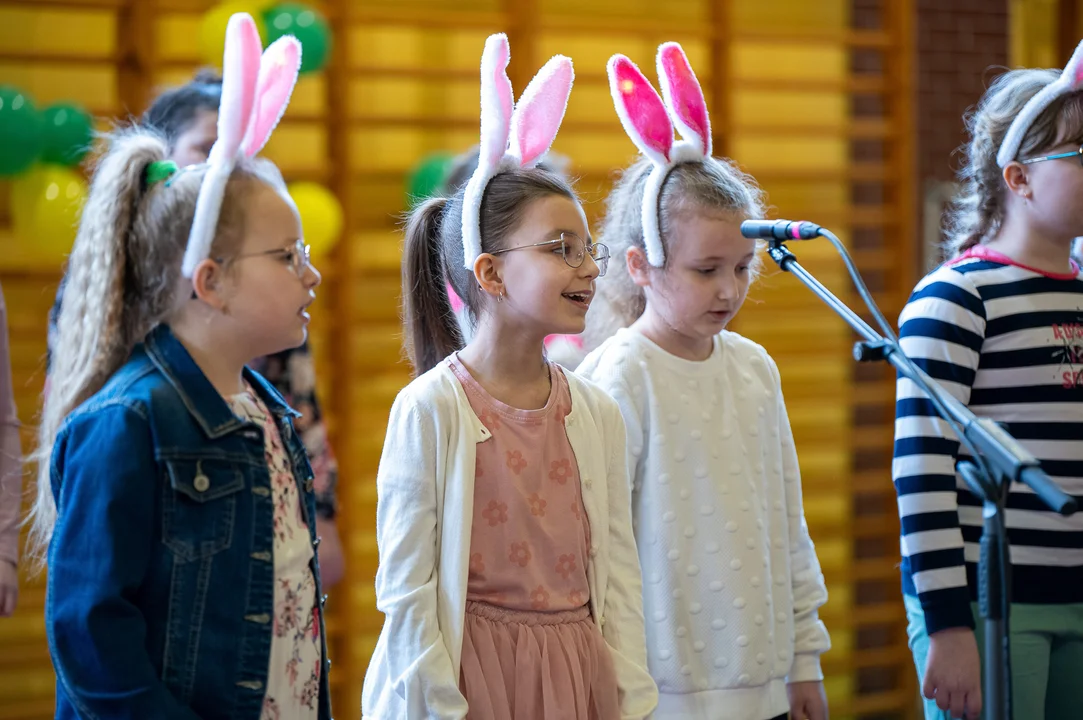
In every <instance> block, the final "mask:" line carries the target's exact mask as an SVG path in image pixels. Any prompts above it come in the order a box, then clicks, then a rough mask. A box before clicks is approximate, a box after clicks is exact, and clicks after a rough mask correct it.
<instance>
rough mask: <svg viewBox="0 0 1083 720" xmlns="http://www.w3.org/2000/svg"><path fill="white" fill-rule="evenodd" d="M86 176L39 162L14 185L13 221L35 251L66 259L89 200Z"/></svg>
mask: <svg viewBox="0 0 1083 720" xmlns="http://www.w3.org/2000/svg"><path fill="white" fill-rule="evenodd" d="M86 196H87V185H86V181H85V180H83V177H82V176H81V175H80V174H79V173H77V172H75V171H73V170H71V169H70V168H66V167H61V166H59V165H39V166H37V167H35V168H34V169H33V170H31V171H30V172H29V173H25V174H24V175H23V176H21V177H20V178H19V179H18V180H16V181H15V183H14V184H13V186H12V190H11V200H12V207H11V214H12V224H13V225H14V227H15V234H16V236H17V237H18V238H19V241H20V242H22V243H24V244H25V245H26V247H27V249H28V251H29V252H30V253H31V254H32V255H37V256H40V257H42V258H48V259H50V260H58V261H60V260H63V258H64V256H65V255H67V254H68V253H69V252H70V251H71V246H72V243H73V242H74V241H75V234H76V232H77V231H78V229H79V217H80V214H81V213H82V210H83V204H84V203H85V202H86Z"/></svg>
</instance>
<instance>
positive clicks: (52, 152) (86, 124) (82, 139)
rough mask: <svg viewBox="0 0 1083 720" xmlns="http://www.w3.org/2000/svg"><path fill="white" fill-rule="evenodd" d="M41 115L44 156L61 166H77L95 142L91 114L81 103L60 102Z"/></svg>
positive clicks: (46, 109) (43, 111)
mask: <svg viewBox="0 0 1083 720" xmlns="http://www.w3.org/2000/svg"><path fill="white" fill-rule="evenodd" d="M41 118H42V135H43V140H44V144H43V147H42V151H41V159H42V160H44V161H45V162H51V163H57V164H58V165H78V164H79V161H80V160H82V159H83V157H84V156H85V155H86V154H87V152H89V151H90V146H91V143H93V142H94V121H93V119H92V118H91V117H90V115H89V114H88V113H87V112H86V111H85V110H83V109H82V108H81V107H79V106H78V105H72V104H70V103H58V104H56V105H50V106H49V107H47V108H45V109H44V110H42V112H41Z"/></svg>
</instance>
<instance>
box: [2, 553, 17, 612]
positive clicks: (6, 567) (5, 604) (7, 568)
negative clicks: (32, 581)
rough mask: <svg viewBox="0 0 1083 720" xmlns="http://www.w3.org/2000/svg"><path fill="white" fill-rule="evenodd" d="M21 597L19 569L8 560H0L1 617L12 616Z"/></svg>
mask: <svg viewBox="0 0 1083 720" xmlns="http://www.w3.org/2000/svg"><path fill="white" fill-rule="evenodd" d="M18 599H19V570H18V569H17V568H16V567H15V566H14V565H12V564H11V563H10V562H8V561H7V560H0V617H11V616H12V615H13V614H14V613H15V603H16V602H17V601H18Z"/></svg>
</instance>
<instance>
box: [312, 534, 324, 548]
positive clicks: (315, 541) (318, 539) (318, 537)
mask: <svg viewBox="0 0 1083 720" xmlns="http://www.w3.org/2000/svg"><path fill="white" fill-rule="evenodd" d="M321 542H323V538H321V537H320V536H318V535H317V536H316V539H315V540H313V541H312V547H313V548H318V547H319V546H320V543H321Z"/></svg>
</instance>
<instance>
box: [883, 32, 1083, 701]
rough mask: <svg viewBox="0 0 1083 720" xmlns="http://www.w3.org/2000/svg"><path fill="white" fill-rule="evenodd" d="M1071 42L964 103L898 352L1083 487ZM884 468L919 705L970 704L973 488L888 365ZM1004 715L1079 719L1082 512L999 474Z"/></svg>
mask: <svg viewBox="0 0 1083 720" xmlns="http://www.w3.org/2000/svg"><path fill="white" fill-rule="evenodd" d="M1081 72H1083V44H1081V47H1080V49H1077V50H1076V54H1075V55H1074V56H1073V58H1072V61H1071V62H1070V63H1069V65H1068V67H1067V68H1066V69H1065V71H1064V72H1063V73H1061V72H1058V71H1055V70H1015V71H1012V72H1008V73H1005V74H1004V75H1001V76H1000V77H999V78H998V79H997V80H996V82H994V83H993V85H992V87H990V89H989V90H988V92H987V93H986V95H985V97H984V98H983V99H982V101H981V103H980V104H979V106H978V109H977V111H976V112H974V113H973V114H972V115H971V116H970V117H969V118H968V130H969V132H970V134H971V140H970V142H969V145H968V146H967V147H966V148H965V152H966V157H967V162H966V166H965V167H964V168H963V170H962V171H961V172H960V179H961V180H962V181H963V183H964V185H965V190H964V193H963V195H962V197H961V198H960V199H959V200H958V202H957V203H956V205H955V207H954V208H953V210H952V213H951V217H950V220H951V222H950V225H949V238H950V240H949V243H950V247H949V250H950V256H951V259H950V260H948V261H947V262H946V263H945V264H943V265H941V266H940V267H939V268H937V269H936V270H934V271H933V272H932V273H931V274H929V275H928V276H926V277H925V278H924V279H923V280H922V281H921V282H920V283H918V286H917V287H916V288H915V289H914V292H913V294H912V296H911V297H910V301H909V302H908V304H907V305H906V307H905V309H904V310H903V312H902V316H901V317H900V319H899V326H900V332H899V335H900V339H901V342H902V347H903V350H904V351H905V352H906V354H907V355H909V356H910V357H912V358H914V360H915V361H916V362H917V364H918V365H919V366H920V367H922V368H923V369H924V370H925V371H926V372H928V373H929V374H930V375H931V376H932V377H933V378H935V379H936V380H937V381H939V382H940V383H941V384H943V385H944V387H945V388H947V389H948V390H949V391H950V392H951V393H952V394H954V395H955V396H956V397H957V398H958V399H959V400H961V401H962V402H964V403H966V404H967V405H968V406H969V407H970V409H971V410H972V411H973V412H974V413H975V414H976V415H978V416H982V417H988V418H991V419H994V420H996V421H998V422H1001V423H1004V424H1005V425H1006V426H1007V428H1008V430H1009V432H1011V433H1012V435H1014V436H1015V438H1017V439H1018V440H1019V441H1020V442H1021V443H1022V444H1023V445H1024V446H1025V447H1026V448H1027V450H1029V451H1030V452H1031V453H1032V454H1033V455H1034V456H1036V457H1037V458H1038V459H1039V460H1040V461H1041V464H1042V468H1043V469H1044V470H1045V471H1046V472H1047V473H1048V474H1049V475H1050V476H1051V477H1052V478H1053V480H1054V481H1055V482H1056V483H1057V484H1058V485H1059V486H1060V487H1061V488H1062V489H1063V490H1064V491H1065V492H1067V493H1068V494H1070V495H1074V496H1076V497H1077V498H1080V497H1083V275H1081V273H1080V269H1079V267H1078V266H1077V265H1076V263H1075V262H1074V261H1073V260H1072V259H1071V258H1070V251H1071V247H1072V242H1073V238H1075V237H1077V236H1080V235H1083V202H1080V198H1083V147H1081V145H1083V92H1081V91H1080V90H1081V89H1083V84H1081V81H1083V78H1081V77H1080V75H1081ZM895 412H896V415H895V417H896V419H895V454H894V462H893V467H892V474H893V477H894V482H895V488H896V491H897V493H898V506H899V513H900V517H901V526H902V540H901V550H902V556H903V564H902V569H903V590H904V595H905V604H906V610H907V619H908V621H909V627H908V634H909V637H910V647H911V650H912V651H913V654H914V661H915V664H916V666H917V670H918V674H919V677H921V678H922V692H923V694H924V696H925V698H927V700H926V702H925V715H926V718H928V719H930V720H931V719H932V718H943V717H947V716H948V715H949V714H950V717H953V718H956V717H966V718H978V717H979V715H980V712H981V706H982V688H981V679H980V678H981V669H980V660H979V658H980V652H981V649H982V647H983V644H984V642H983V641H984V639H983V637H982V633H981V630H980V628H979V629H978V631H977V633H975V617H976V614H977V607H976V604H975V601H976V600H977V560H978V544H979V541H980V539H981V534H982V505H981V500H980V499H979V498H978V497H977V496H975V495H974V494H973V493H971V492H970V490H969V489H968V488H967V487H966V485H965V483H964V482H963V481H962V479H961V478H960V477H959V476H958V475H957V474H956V471H955V464H956V461H957V460H959V459H960V458H961V457H962V456H964V455H965V451H964V450H961V449H960V445H959V442H958V441H957V439H956V436H955V435H954V434H953V433H952V431H951V430H950V429H949V428H948V426H947V424H946V423H944V422H943V421H942V420H941V419H940V418H939V417H938V416H937V414H936V412H935V411H934V410H933V407H932V405H931V403H929V401H928V400H927V399H926V397H925V395H924V394H923V393H922V392H921V391H920V390H918V389H917V387H916V386H915V385H914V384H913V383H911V382H910V381H909V380H906V379H905V378H900V379H899V381H898V385H897V394H896V411H895ZM1006 521H1007V527H1008V540H1009V542H1010V544H1011V561H1012V567H1011V571H1010V577H1011V580H1010V582H1011V587H1010V592H1011V598H1012V609H1011V623H1010V633H1011V656H1012V657H1011V662H1012V685H1013V691H1012V692H1013V703H1012V704H1013V709H1014V717H1016V718H1027V720H1030V719H1032V718H1034V719H1041V718H1049V719H1052V718H1068V717H1078V716H1079V712H1080V711H1079V707H1080V705H1081V704H1083V684H1081V683H1079V668H1081V667H1083V513H1081V514H1077V515H1075V516H1073V517H1067V518H1065V517H1061V516H1059V515H1057V514H1055V513H1054V512H1053V511H1051V510H1049V509H1048V508H1047V507H1046V506H1045V505H1044V504H1043V503H1042V502H1041V501H1040V500H1039V499H1038V498H1037V497H1036V496H1035V495H1034V494H1033V493H1032V492H1031V491H1030V489H1029V488H1027V487H1026V486H1023V485H1013V486H1012V487H1011V488H1010V494H1009V497H1008V500H1007V513H1006Z"/></svg>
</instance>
